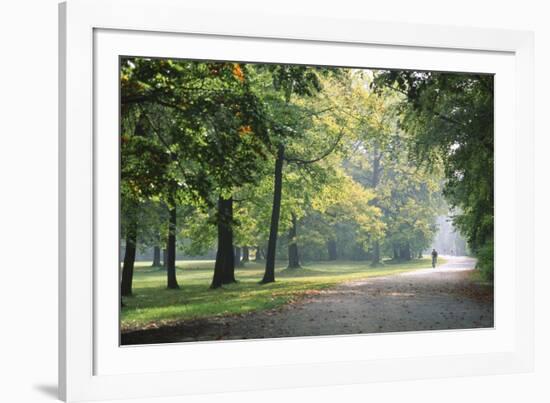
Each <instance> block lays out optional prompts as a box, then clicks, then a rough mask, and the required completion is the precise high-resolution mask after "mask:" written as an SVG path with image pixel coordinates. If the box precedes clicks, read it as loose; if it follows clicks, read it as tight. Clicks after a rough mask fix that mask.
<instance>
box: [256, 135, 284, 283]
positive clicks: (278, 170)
mask: <svg viewBox="0 0 550 403" xmlns="http://www.w3.org/2000/svg"><path fill="white" fill-rule="evenodd" d="M284 158H285V147H284V146H283V145H282V144H280V145H279V148H278V150H277V160H276V161H275V184H274V188H273V206H272V210H271V225H270V229H269V241H268V243H267V256H266V260H265V273H264V278H263V279H262V281H261V282H260V283H261V284H266V283H272V282H274V281H275V252H276V249H277V233H278V231H279V218H280V216H281V197H282V190H283V162H284Z"/></svg>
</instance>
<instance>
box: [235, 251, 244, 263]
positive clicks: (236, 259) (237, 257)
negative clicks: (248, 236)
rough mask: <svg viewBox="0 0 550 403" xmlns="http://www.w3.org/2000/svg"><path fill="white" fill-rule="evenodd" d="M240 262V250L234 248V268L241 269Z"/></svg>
mask: <svg viewBox="0 0 550 403" xmlns="http://www.w3.org/2000/svg"><path fill="white" fill-rule="evenodd" d="M242 265H243V264H242V262H241V248H240V247H239V246H235V267H242Z"/></svg>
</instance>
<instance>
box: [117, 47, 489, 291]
mask: <svg viewBox="0 0 550 403" xmlns="http://www.w3.org/2000/svg"><path fill="white" fill-rule="evenodd" d="M428 76H429V75H428ZM430 77H431V76H429V77H424V76H423V75H421V74H416V75H415V74H411V75H410V76H407V75H406V73H405V72H403V73H399V74H397V75H396V74H395V73H394V72H371V71H367V70H353V69H334V68H320V67H310V66H297V65H261V64H242V63H226V62H194V61H176V60H166V59H146V58H127V59H123V60H122V62H121V74H120V79H121V116H122V118H121V186H120V191H121V210H122V214H121V230H122V231H121V232H122V234H123V238H124V245H125V248H124V260H123V271H122V284H121V291H122V295H130V294H131V293H132V277H133V266H134V261H135V255H136V249H137V248H139V247H142V248H143V247H155V250H156V253H155V254H156V257H157V258H160V250H161V249H162V248H163V247H165V249H166V268H167V286H168V288H178V282H177V278H176V270H175V259H176V250H177V249H183V250H185V251H187V252H188V253H192V254H194V255H197V254H203V253H205V252H206V251H208V250H211V249H212V248H215V249H216V263H215V268H214V273H213V279H212V284H211V286H212V288H218V287H220V286H222V285H223V284H227V283H231V282H234V281H235V280H236V279H235V264H236V262H237V263H239V262H240V259H238V258H237V259H236V257H235V251H236V250H237V251H238V254H240V253H241V248H242V250H243V251H244V253H245V256H247V255H249V251H250V250H251V249H252V250H254V251H255V252H256V255H257V257H262V258H263V259H264V260H265V273H264V276H263V279H262V280H261V282H262V283H269V282H272V281H275V260H276V258H281V257H282V255H283V254H286V255H287V258H288V267H289V268H297V267H299V266H300V262H301V260H302V259H303V258H308V259H333V260H334V259H337V258H355V259H370V260H372V263H373V264H378V263H379V262H380V259H381V257H382V256H391V257H393V258H395V259H410V258H413V257H414V256H417V255H418V254H420V253H421V252H422V250H423V249H425V248H426V247H427V246H429V244H430V242H431V239H432V238H433V235H434V233H435V231H436V226H435V217H436V216H437V215H439V214H440V213H441V212H442V211H443V210H445V203H444V201H443V199H442V198H441V192H440V188H441V186H442V184H444V186H445V188H444V191H445V196H446V197H447V199H448V200H449V201H450V203H451V205H452V206H453V207H456V208H460V209H462V211H464V213H463V214H462V215H461V216H460V217H458V218H457V222H458V223H459V225H461V226H462V227H463V228H464V230H465V233H467V234H469V233H468V231H469V230H472V227H473V226H478V224H479V223H478V222H472V221H473V220H472V219H471V217H470V214H471V209H470V206H467V205H465V204H463V203H462V202H461V200H462V199H460V197H462V195H463V194H465V193H467V192H468V191H469V190H470V191H471V189H470V188H468V186H471V184H472V183H473V182H472V183H471V184H470V185H466V184H464V183H463V182H464V181H463V180H462V179H464V178H465V175H470V174H471V173H470V172H469V171H468V172H467V173H466V174H464V173H463V174H462V177H460V175H458V176H457V174H456V173H457V168H456V166H453V165H451V164H450V162H449V160H453V159H455V158H456V156H457V155H458V154H460V153H462V148H461V147H463V146H462V145H461V143H460V141H461V140H460V139H461V138H462V137H461V135H462V132H461V131H460V130H459V129H456V130H455V131H454V132H450V131H449V127H446V126H438V124H441V122H439V121H440V120H441V121H443V118H442V116H445V118H448V119H451V118H452V119H457V120H458V119H465V121H468V120H471V116H469V115H468V114H467V113H464V116H463V117H462V116H456V115H457V113H455V112H454V110H455V109H453V108H455V104H456V102H457V99H455V98H459V95H460V91H462V90H463V89H460V90H456V89H454V88H451V87H449V88H451V89H450V90H449V91H450V92H453V91H454V93H455V94H454V95H453V94H449V95H448V99H446V102H447V105H446V106H445V105H444V102H441V101H439V100H436V104H437V108H438V110H433V111H430V110H428V109H427V107H426V105H427V104H429V103H431V102H433V101H434V100H433V99H431V98H429V96H428V95H425V94H429V92H430V91H433V92H437V91H435V89H436V87H437V86H438V85H441V83H435V84H434V83H431V82H430V79H431V80H433V78H430ZM415 80H416V81H415ZM422 80H423V81H422ZM456 80H457V82H463V81H465V80H470V81H472V82H474V84H473V85H474V86H475V85H476V84H475V83H477V81H479V79H476V78H472V79H470V78H469V76H464V75H459V76H458V78H457V79H456ZM476 80H477V81H476ZM421 81H422V86H419V85H417V82H421ZM491 83H492V81H491ZM443 84H446V82H445V81H444V82H443ZM417 87H418V88H417ZM412 88H417V89H416V90H415V91H417V92H418V93H421V94H423V95H422V96H419V95H418V94H416V93H414V94H413V90H412ZM425 88H427V90H426V89H425ZM442 88H443V89H444V90H445V91H447V89H446V87H444V86H442ZM491 96H492V92H491ZM469 97H470V98H472V97H471V96H468V94H466V95H464V98H469ZM471 102H472V103H475V104H476V105H477V103H479V102H478V100H477V99H473V100H471ZM439 108H450V111H451V112H449V111H446V112H449V113H447V114H446V115H444V114H443V113H442V112H440V111H439ZM431 112H437V113H439V115H438V114H437V113H431ZM438 122H439V123H438ZM470 129H471V130H472V136H473V137H475V133H477V132H478V131H479V130H481V128H478V127H471V128H468V130H470ZM438 130H443V131H444V132H445V134H446V135H448V136H447V137H448V138H449V139H452V140H449V141H451V143H450V145H448V147H447V149H445V144H443V143H441V139H439V138H438V137H437V132H438ZM464 130H466V129H464ZM427 140H429V141H431V144H435V147H433V150H432V147H431V145H430V146H426V148H422V147H421V146H420V145H422V144H429V143H427ZM436 140H437V141H439V143H438V142H437V141H436ZM468 141H469V140H468ZM491 141H492V139H491ZM456 144H459V145H458V146H457V145H456ZM411 155H414V156H415V158H411ZM491 158H492V154H491ZM474 159H476V158H474ZM478 163H479V164H481V165H482V166H481V167H479V169H480V170H482V169H483V163H484V162H479V161H478ZM455 164H456V163H455ZM462 169H463V170H468V169H469V167H466V166H464V167H462ZM491 169H492V167H491ZM461 172H462V171H461ZM491 172H492V171H491ZM443 174H445V178H444V177H443ZM474 175H475V174H474ZM467 180H468V181H470V180H471V181H473V180H475V179H471V178H470V177H468V178H467ZM491 186H492V177H491ZM476 190H477V191H480V190H479V189H476ZM470 198H471V195H470V196H469V197H466V199H468V200H469V199H470ZM491 207H492V206H491ZM491 212H492V210H491ZM468 217H470V218H468ZM491 230H492V227H491ZM487 231H488V229H487V227H483V228H477V229H475V231H474V232H475V234H476V235H475V236H472V237H470V236H469V235H468V236H469V238H468V239H469V241H471V242H481V243H480V245H482V244H483V242H485V241H484V240H486V239H488V238H487V235H486V232H487ZM483 234H485V235H483ZM470 238H471V239H470ZM483 245H485V244H483ZM236 248H237V249H236ZM473 250H476V249H475V248H474V249H473ZM157 263H159V262H158V261H157Z"/></svg>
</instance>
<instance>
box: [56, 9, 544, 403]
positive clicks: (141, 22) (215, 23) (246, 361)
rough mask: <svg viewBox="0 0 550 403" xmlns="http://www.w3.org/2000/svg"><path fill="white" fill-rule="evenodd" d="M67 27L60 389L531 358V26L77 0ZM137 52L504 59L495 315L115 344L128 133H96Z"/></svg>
mask: <svg viewBox="0 0 550 403" xmlns="http://www.w3.org/2000/svg"><path fill="white" fill-rule="evenodd" d="M59 40H60V46H59V48H60V63H59V66H60V67H59V74H60V96H59V99H60V107H59V126H60V136H59V139H60V140H59V156H60V157H59V158H60V161H59V184H60V186H59V200H60V202H59V203H60V204H59V206H60V214H59V216H60V223H59V234H60V240H59V241H60V242H59V244H60V250H59V260H60V274H59V351H60V353H59V354H60V356H59V390H60V395H61V398H62V399H64V400H67V401H77V400H96V399H109V398H110V399H114V398H134V397H151V396H171V395H185V394H197V393H214V392H224V391H236V390H258V389H266V388H288V387H297V386H318V385H337V384H351V383H364V382H372V381H388V380H405V379H415V378H416V379H418V378H427V377H441V376H461V375H478V374H479V375H481V374H489V373H511V372H526V371H530V370H532V368H533V361H534V359H533V357H534V347H533V310H534V307H533V297H532V295H533V288H534V278H533V277H534V274H533V256H534V253H533V227H534V226H533V188H534V185H533V176H534V173H533V165H532V156H533V151H534V146H533V137H534V136H533V134H534V133H533V113H532V110H533V84H534V83H533V36H532V34H531V33H529V32H514V31H504V30H487V29H477V28H476V29H474V28H457V27H443V26H425V25H412V24H395V23H380V22H368V21H362V20H326V19H320V18H301V19H297V18H286V17H284V16H274V15H260V14H243V13H235V14H228V13H227V12H224V13H223V14H221V13H220V14H215V13H205V12H200V11H197V10H192V9H190V8H187V7H186V6H185V5H184V4H182V3H181V4H180V3H178V2H174V1H170V0H156V1H153V0H110V1H109V0H70V1H69V2H67V3H62V4H61V5H60V34H59ZM182 45H185V46H182ZM136 52H137V53H139V54H142V55H143V54H144V52H145V55H147V56H166V57H185V56H186V55H187V57H191V56H193V57H197V58H201V57H202V58H207V57H211V58H218V59H223V58H224V57H225V58H228V59H233V60H247V61H266V62H268V61H278V62H301V63H312V64H313V63H315V64H330V65H335V64H336V63H337V62H336V58H335V57H336V56H335V55H338V60H341V61H342V62H341V64H340V65H343V64H345V65H354V66H358V67H386V68H389V67H394V68H398V67H403V68H406V67H407V68H418V69H422V68H427V67H429V68H431V69H439V70H451V71H453V70H454V71H477V72H488V73H495V74H496V76H495V77H496V87H495V88H496V89H495V140H496V146H495V161H496V163H495V164H496V166H495V180H496V203H495V209H496V215H495V220H496V228H497V230H496V235H495V236H496V238H497V241H496V248H497V250H496V254H495V259H496V262H497V263H496V267H497V268H496V271H495V276H496V280H495V329H489V330H476V331H445V332H422V333H420V332H419V333H414V332H409V333H407V334H401V333H400V334H392V335H389V334H387V335H383V334H382V335H370V336H369V335H362V336H359V335H358V336H335V337H313V338H295V339H279V340H262V341H242V342H223V343H215V342H214V343H187V344H185V345H184V344H179V345H178V344H176V345H170V346H165V345H164V346H162V345H153V346H145V347H139V346H138V347H132V348H129V347H124V348H121V347H120V346H119V345H118V339H117V337H118V335H117V334H115V333H113V326H115V327H116V325H117V323H118V313H117V312H118V302H117V301H118V293H117V290H118V283H117V281H118V280H117V279H118V276H116V275H115V276H111V275H110V274H109V273H110V272H109V271H105V267H107V265H106V264H103V261H104V260H103V259H106V260H105V261H106V262H107V264H108V262H109V261H110V260H109V257H108V253H107V254H106V253H104V251H105V250H108V249H109V244H111V243H112V242H111V241H112V239H113V236H114V237H115V238H116V237H117V236H118V233H116V234H115V233H113V232H112V231H111V230H112V229H113V228H115V229H116V228H117V226H118V224H117V221H116V220H117V219H118V217H111V216H109V212H112V209H110V207H109V203H108V201H109V200H110V201H113V200H116V197H118V195H117V192H118V185H117V182H116V179H117V176H118V171H117V170H118V166H117V165H116V164H114V162H116V158H117V153H118V149H116V148H115V147H114V146H113V143H112V141H111V140H112V139H113V137H112V136H111V137H110V138H109V137H108V136H107V135H103V134H102V133H107V132H112V133H113V134H115V132H114V131H112V130H111V128H113V127H115V126H113V122H114V123H115V124H116V119H117V118H118V109H117V108H118V105H117V103H118V97H116V96H114V95H113V94H117V91H118V81H117V82H116V83H115V82H114V81H113V78H116V77H118V76H117V74H118V70H117V71H113V68H112V67H113V66H114V65H113V64H112V63H113V61H114V60H115V58H116V60H118V56H119V55H121V54H130V53H132V54H136ZM367 56H368V57H369V59H368V60H367V59H366V57H367ZM331 57H332V59H331ZM499 82H500V83H499ZM110 174H112V176H111V175H110ZM110 177H112V178H114V179H113V180H110V179H109V178H110ZM511 178H513V179H511ZM114 185H116V189H115V187H114ZM98 194H101V197H98ZM111 206H112V203H111ZM106 228H107V229H109V231H107V230H105V229H106ZM113 246H114V248H115V249H116V248H117V245H113ZM113 272H114V273H116V271H114V270H113ZM98 295H101V296H102V298H98ZM113 301H114V303H113ZM392 345H393V346H394V347H393V348H391V347H390V346H392ZM396 346H398V347H396ZM321 351H322V352H323V354H322V358H319V356H320V354H319V352H321ZM285 352H286V354H285ZM174 357H176V359H173V358H174ZM170 358H172V359H170ZM212 380H216V381H215V382H213V381H212Z"/></svg>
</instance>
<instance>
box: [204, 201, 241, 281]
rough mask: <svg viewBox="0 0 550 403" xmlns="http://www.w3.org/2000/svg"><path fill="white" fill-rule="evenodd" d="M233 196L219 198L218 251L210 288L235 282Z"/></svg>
mask: <svg viewBox="0 0 550 403" xmlns="http://www.w3.org/2000/svg"><path fill="white" fill-rule="evenodd" d="M232 224H233V197H230V198H229V199H224V198H223V197H221V196H220V197H219V198H218V251H217V252H216V264H215V265H214V276H213V277H212V284H211V285H210V288H219V287H221V286H222V285H223V284H229V283H235V282H236V280H235V251H234V249H233V227H232Z"/></svg>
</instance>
